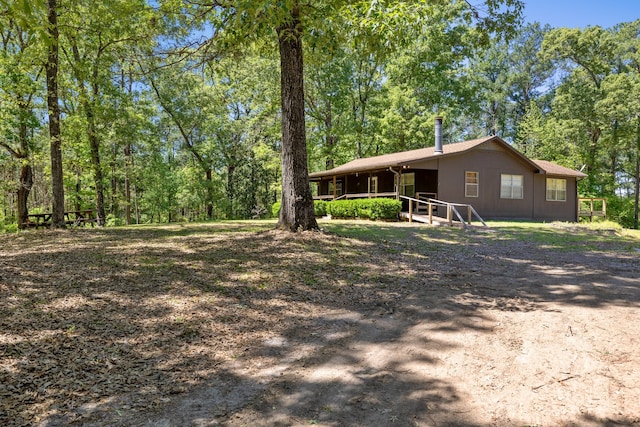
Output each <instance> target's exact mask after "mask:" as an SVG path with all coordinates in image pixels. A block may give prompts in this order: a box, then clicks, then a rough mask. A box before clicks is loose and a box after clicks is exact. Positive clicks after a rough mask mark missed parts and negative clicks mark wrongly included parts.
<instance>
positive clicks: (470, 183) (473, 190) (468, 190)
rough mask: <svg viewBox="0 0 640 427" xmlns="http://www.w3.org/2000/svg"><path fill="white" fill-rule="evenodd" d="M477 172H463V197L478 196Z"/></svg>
mask: <svg viewBox="0 0 640 427" xmlns="http://www.w3.org/2000/svg"><path fill="white" fill-rule="evenodd" d="M478 176H479V175H478V172H468V171H467V172H465V175H464V197H478V184H479V182H480V181H479V180H478Z"/></svg>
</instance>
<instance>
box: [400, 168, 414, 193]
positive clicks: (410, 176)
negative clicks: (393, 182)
mask: <svg viewBox="0 0 640 427" xmlns="http://www.w3.org/2000/svg"><path fill="white" fill-rule="evenodd" d="M400 194H402V195H403V196H407V197H413V196H415V194H416V174H415V173H413V172H411V173H403V174H402V175H400Z"/></svg>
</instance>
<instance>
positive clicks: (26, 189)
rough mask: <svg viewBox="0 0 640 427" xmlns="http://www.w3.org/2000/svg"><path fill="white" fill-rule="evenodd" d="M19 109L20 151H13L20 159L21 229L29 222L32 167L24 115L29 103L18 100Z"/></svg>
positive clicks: (19, 219)
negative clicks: (20, 117) (28, 202)
mask: <svg viewBox="0 0 640 427" xmlns="http://www.w3.org/2000/svg"><path fill="white" fill-rule="evenodd" d="M19 104H20V109H21V110H22V111H21V116H22V119H21V121H20V127H19V138H20V151H19V152H17V153H15V154H17V155H18V160H20V164H21V166H20V185H19V187H18V228H20V229H23V228H26V227H27V224H28V222H29V209H28V207H27V200H28V199H29V193H30V192H31V188H32V187H33V169H32V168H31V164H30V163H29V157H30V153H29V141H28V136H27V124H26V122H25V117H27V115H28V113H30V112H31V111H30V109H29V105H28V104H27V103H25V102H20V101H19Z"/></svg>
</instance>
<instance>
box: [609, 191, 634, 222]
mask: <svg viewBox="0 0 640 427" xmlns="http://www.w3.org/2000/svg"><path fill="white" fill-rule="evenodd" d="M634 203H635V202H634V200H633V198H631V197H608V198H607V219H610V220H612V221H615V222H617V223H618V224H620V225H621V226H623V227H624V228H633V221H634V218H633V216H634V214H633V208H634Z"/></svg>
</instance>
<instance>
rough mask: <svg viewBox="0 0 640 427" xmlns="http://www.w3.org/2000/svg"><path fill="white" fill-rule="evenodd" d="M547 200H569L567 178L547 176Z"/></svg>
mask: <svg viewBox="0 0 640 427" xmlns="http://www.w3.org/2000/svg"><path fill="white" fill-rule="evenodd" d="M546 193H547V201H548V202H566V201H567V180H566V179H564V178H547V191H546Z"/></svg>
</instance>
